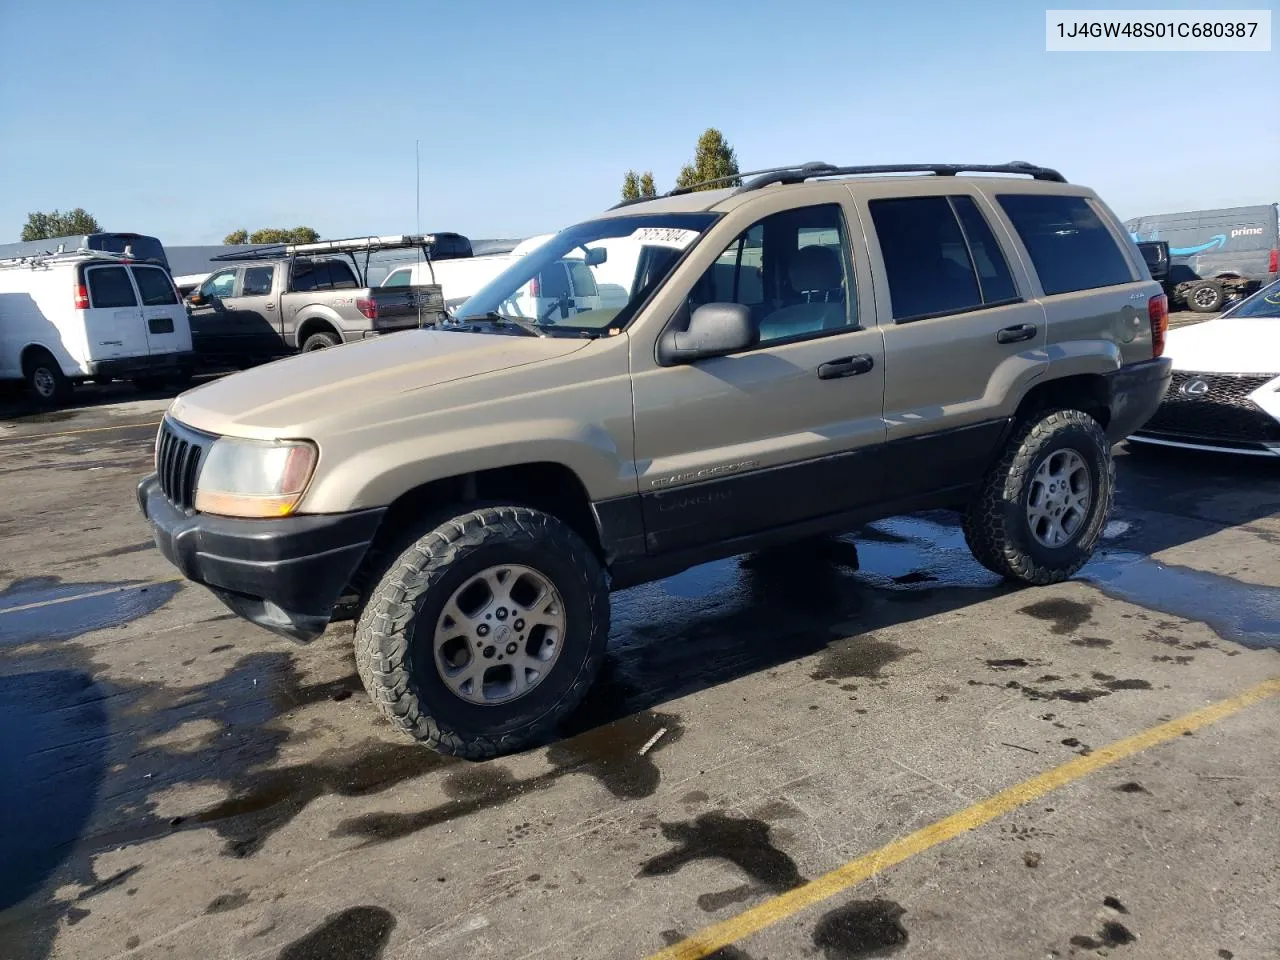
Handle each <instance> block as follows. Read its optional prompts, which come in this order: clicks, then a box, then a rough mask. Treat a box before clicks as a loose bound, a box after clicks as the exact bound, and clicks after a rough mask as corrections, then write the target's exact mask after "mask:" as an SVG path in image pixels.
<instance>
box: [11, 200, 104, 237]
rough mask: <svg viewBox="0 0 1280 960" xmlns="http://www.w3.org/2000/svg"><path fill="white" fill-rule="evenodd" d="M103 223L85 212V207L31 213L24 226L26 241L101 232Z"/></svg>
mask: <svg viewBox="0 0 1280 960" xmlns="http://www.w3.org/2000/svg"><path fill="white" fill-rule="evenodd" d="M101 231H102V226H101V224H99V223H98V221H97V220H95V219H94V218H93V217H92V216H90V215H89V214H88V213H86V212H85V210H84V207H76V208H75V209H74V210H71V211H69V212H67V213H61V212H59V211H57V210H54V211H53V212H52V213H40V212H36V213H29V214H27V223H26V225H25V226H24V227H23V228H22V239H23V240H24V241H28V242H30V241H32V240H49V239H51V238H53V237H74V236H76V235H77V234H82V233H100V232H101Z"/></svg>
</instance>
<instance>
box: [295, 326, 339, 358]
mask: <svg viewBox="0 0 1280 960" xmlns="http://www.w3.org/2000/svg"><path fill="white" fill-rule="evenodd" d="M341 342H342V340H341V339H340V338H339V337H338V335H337V334H336V333H329V332H328V331H326V330H322V331H321V332H319V333H313V334H311V335H310V336H309V337H307V339H306V340H304V341H303V342H302V352H303V353H310V352H311V351H312V350H327V349H328V348H329V347H336V346H337V345H338V344H340V343H341Z"/></svg>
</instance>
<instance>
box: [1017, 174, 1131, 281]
mask: <svg viewBox="0 0 1280 960" xmlns="http://www.w3.org/2000/svg"><path fill="white" fill-rule="evenodd" d="M997 199H998V200H999V201H1000V206H1001V207H1003V208H1004V212H1005V213H1006V214H1007V215H1008V217H1009V219H1010V220H1011V221H1012V222H1013V226H1014V229H1015V230H1017V231H1018V236H1020V237H1021V238H1022V242H1023V244H1024V245H1025V246H1026V248H1027V253H1028V254H1030V256H1031V263H1032V265H1033V266H1034V267H1035V268H1036V273H1037V274H1038V275H1039V277H1040V285H1041V286H1042V287H1044V292H1045V293H1046V294H1048V295H1050V296H1052V295H1053V294H1055V293H1070V292H1071V291H1073V290H1093V289H1095V288H1097V287H1109V286H1113V285H1115V284H1119V283H1132V282H1133V274H1132V273H1131V272H1130V269H1129V262H1128V261H1127V260H1126V259H1125V257H1124V254H1123V253H1121V251H1120V247H1119V245H1118V244H1117V243H1116V240H1115V237H1113V236H1112V235H1111V231H1110V230H1108V229H1107V225H1106V224H1105V223H1103V222H1102V220H1101V219H1100V218H1099V217H1098V215H1097V214H1096V213H1095V212H1094V210H1093V207H1091V206H1090V205H1089V202H1088V201H1087V200H1085V198H1084V197H1059V196H1048V195H1037V194H1022V193H1006V194H1001V195H1000V196H999V197H998V198H997Z"/></svg>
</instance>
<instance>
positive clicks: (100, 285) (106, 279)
mask: <svg viewBox="0 0 1280 960" xmlns="http://www.w3.org/2000/svg"><path fill="white" fill-rule="evenodd" d="M85 273H86V274H88V278H89V297H90V302H91V303H92V304H93V306H94V307H95V308H109V307H136V306H137V305H138V298H137V297H135V296H134V295H133V284H132V283H130V282H129V273H128V271H127V270H125V268H124V267H94V268H93V269H92V270H86V271H85Z"/></svg>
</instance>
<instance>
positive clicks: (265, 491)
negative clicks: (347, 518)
mask: <svg viewBox="0 0 1280 960" xmlns="http://www.w3.org/2000/svg"><path fill="white" fill-rule="evenodd" d="M316 459H317V451H316V447H315V444H313V443H308V442H307V441H305V440H281V441H275V442H270V441H261V440H241V439H238V438H235V437H219V438H218V439H217V440H216V441H214V444H213V446H212V447H210V448H209V454H208V456H207V457H206V459H205V462H204V466H203V467H202V468H201V470H200V479H199V481H198V482H197V485H196V510H198V511H200V512H201V513H214V514H221V515H222V516H224V517H286V516H288V515H289V514H291V513H292V512H293V508H294V507H296V506H297V505H298V501H299V500H301V499H302V493H303V491H304V490H306V489H307V483H308V482H309V481H310V480H311V473H312V471H314V470H315V467H316Z"/></svg>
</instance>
